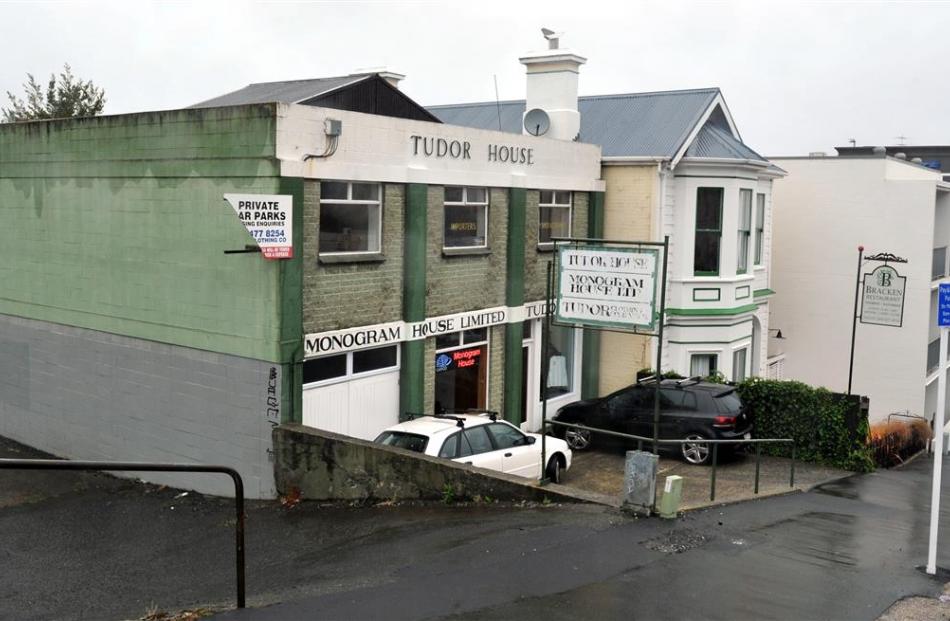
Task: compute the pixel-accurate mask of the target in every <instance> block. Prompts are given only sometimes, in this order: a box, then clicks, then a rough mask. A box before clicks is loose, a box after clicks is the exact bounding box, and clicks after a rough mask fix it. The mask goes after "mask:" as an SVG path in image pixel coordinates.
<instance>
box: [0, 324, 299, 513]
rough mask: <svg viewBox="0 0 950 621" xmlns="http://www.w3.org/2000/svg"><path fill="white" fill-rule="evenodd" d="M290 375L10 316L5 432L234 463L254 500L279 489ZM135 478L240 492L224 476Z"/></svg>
mask: <svg viewBox="0 0 950 621" xmlns="http://www.w3.org/2000/svg"><path fill="white" fill-rule="evenodd" d="M280 378H281V366H280V365H277V364H271V363H268V362H262V361H258V360H251V359H249V358H240V357H237V356H229V355H225V354H216V353H212V352H206V351H201V350H197V349H190V348H185V347H179V346H175V345H166V344H162V343H155V342H152V341H144V340H141V339H135V338H130V337H126V336H119V335H116V334H107V333H105V332H98V331H95V330H87V329H85V328H74V327H69V326H63V325H59V324H53V323H48V322H43V321H34V320H30V319H23V318H19V317H11V316H9V315H0V435H2V436H6V437H8V438H10V439H12V440H16V441H17V442H21V443H23V444H26V445H28V446H32V447H34V448H38V449H40V450H42V451H46V452H49V453H52V454H54V455H58V456H60V457H65V458H69V459H90V460H108V461H161V462H182V463H205V464H211V463H213V464H219V465H225V466H231V467H233V468H235V469H237V470H238V472H240V473H241V476H242V477H243V478H244V485H245V490H246V494H247V496H248V497H250V498H261V497H263V498H268V497H273V496H274V479H273V467H272V465H271V463H270V459H269V455H268V452H269V449H270V448H271V433H270V431H271V427H272V425H273V424H276V423H277V422H278V421H279V420H280V412H279V409H277V408H274V407H269V406H268V397H269V396H270V397H271V398H272V399H274V398H276V403H279V400H280V392H279V391H280ZM269 390H273V391H274V394H273V395H269V394H268V391H269ZM271 403H272V404H273V403H274V401H272V402H271ZM131 474H132V476H135V477H137V478H141V479H143V480H146V481H151V482H154V483H161V484H166V485H172V486H174V487H183V488H186V489H194V490H198V491H200V492H202V493H207V494H216V495H222V496H233V495H234V489H233V486H232V484H231V479H230V478H229V477H226V476H223V475H211V474H166V473H157V472H154V473H144V472H143V473H131Z"/></svg>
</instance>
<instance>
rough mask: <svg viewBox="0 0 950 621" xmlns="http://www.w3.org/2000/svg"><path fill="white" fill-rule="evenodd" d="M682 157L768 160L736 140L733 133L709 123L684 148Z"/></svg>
mask: <svg viewBox="0 0 950 621" xmlns="http://www.w3.org/2000/svg"><path fill="white" fill-rule="evenodd" d="M684 157H715V158H725V159H732V160H756V161H759V162H767V161H768V160H767V159H765V158H764V157H762V156H761V155H759V154H758V153H756V152H755V151H753V150H752V149H750V148H749V147H747V146H746V145H744V144H742V143H741V142H739V141H738V140H736V139H735V138H734V137H733V135H732V134H731V133H730V132H728V131H725V130H724V129H722V128H720V127H716V126H714V125H712V124H710V123H707V124H706V125H703V128H702V129H701V130H699V133H698V134H696V138H695V139H694V140H693V142H692V143H691V144H690V145H689V148H688V149H686V155H685V156H684Z"/></svg>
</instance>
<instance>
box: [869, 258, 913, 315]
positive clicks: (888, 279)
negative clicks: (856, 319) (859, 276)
mask: <svg viewBox="0 0 950 621" xmlns="http://www.w3.org/2000/svg"><path fill="white" fill-rule="evenodd" d="M906 285H907V278H906V277H904V276H901V275H900V274H898V273H897V270H896V269H894V268H893V267H891V266H890V265H881V266H879V267H877V268H875V269H874V271H872V272H871V273H870V274H866V275H865V276H864V296H863V297H862V300H861V323H870V324H874V325H878V326H893V327H896V328H899V327H901V326H902V325H903V323H904V290H905V288H906Z"/></svg>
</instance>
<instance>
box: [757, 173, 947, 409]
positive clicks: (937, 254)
mask: <svg viewBox="0 0 950 621" xmlns="http://www.w3.org/2000/svg"><path fill="white" fill-rule="evenodd" d="M771 159H772V161H773V162H775V163H776V164H778V165H779V166H781V167H782V168H784V169H785V170H787V171H788V176H787V177H786V178H785V179H783V180H782V181H780V182H779V183H776V184H775V188H774V191H773V204H774V222H775V227H774V230H775V235H774V240H773V245H772V246H773V253H774V255H773V264H772V265H773V282H774V283H775V287H774V288H775V290H776V292H777V293H776V294H775V297H774V298H773V301H772V327H774V328H777V329H779V330H781V331H782V335H783V337H784V338H783V339H782V340H773V341H772V344H773V347H774V348H776V349H773V352H772V353H773V354H778V353H780V352H781V353H782V354H784V356H785V358H784V371H785V377H786V378H787V379H796V380H801V381H803V382H806V383H808V384H812V385H816V386H826V387H828V388H829V389H831V390H834V391H838V392H845V391H846V390H847V387H848V386H847V385H848V368H849V358H850V346H851V326H852V318H853V310H854V297H855V280H856V274H857V268H858V246H859V245H863V246H864V249H865V250H864V253H865V256H867V255H873V254H877V253H882V252H889V253H892V254H895V255H897V256H899V257H903V258H905V259H907V263H905V264H894V263H892V264H891V265H892V266H893V267H895V268H896V269H897V271H898V272H899V274H900V275H901V276H904V277H906V278H907V281H906V292H905V300H904V312H903V324H902V325H901V327H890V326H884V325H873V324H868V323H858V327H857V339H856V346H855V353H854V374H853V386H852V392H854V393H856V394H861V395H866V396H868V397H870V408H871V409H870V415H871V418H872V419H881V418H885V417H886V416H887V415H888V414H890V413H892V412H903V411H908V412H909V413H911V414H916V415H923V416H926V417H928V418H930V417H932V416H933V413H934V410H935V406H936V378H937V374H936V373H935V369H936V366H937V352H936V347H937V340H936V339H937V328H936V318H935V314H936V289H937V285H938V283H940V282H944V281H947V280H948V272H947V248H948V246H950V184H947V183H945V182H944V181H943V179H942V177H941V174H940V173H939V172H937V171H934V170H931V169H928V168H925V167H923V166H920V165H917V164H915V163H912V162H908V161H905V160H901V159H896V158H892V157H885V156H884V155H883V154H881V155H880V156H874V157H870V156H864V157H862V156H854V157H847V156H844V157H843V156H839V157H813V158H771ZM878 265H882V263H880V262H867V263H865V264H864V265H863V266H862V269H861V272H862V274H867V273H870V272H871V271H872V270H873V269H874V268H875V267H877V266H878ZM859 312H860V311H859Z"/></svg>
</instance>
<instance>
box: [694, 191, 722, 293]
mask: <svg viewBox="0 0 950 621" xmlns="http://www.w3.org/2000/svg"><path fill="white" fill-rule="evenodd" d="M705 192H718V194H719V205H718V207H719V209H718V214H717V216H716V218H717V221H716V224H715V228H712V227H707V228H700V209H701V206H702V205H703V202H702V201H701V200H700V196H702V195H703V194H704V193H705ZM724 195H725V189H724V188H715V187H699V188H696V228H695V235H694V239H693V275H694V276H719V272H720V269H721V267H722V264H721V263H722V205H723V198H724ZM701 236H702V237H701ZM700 239H708V240H715V247H716V248H715V250H716V262H715V263H716V266H715V269H712V270H711V269H702V267H706V266H701V265H698V264H697V262H698V261H699V259H698V257H699V252H698V251H699V250H700V249H701V247H700V243H701V242H700Z"/></svg>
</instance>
